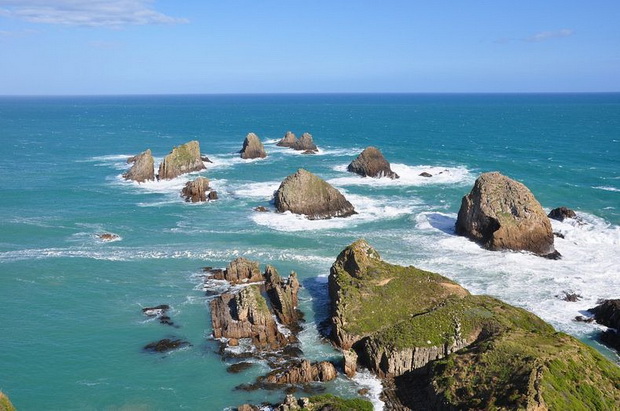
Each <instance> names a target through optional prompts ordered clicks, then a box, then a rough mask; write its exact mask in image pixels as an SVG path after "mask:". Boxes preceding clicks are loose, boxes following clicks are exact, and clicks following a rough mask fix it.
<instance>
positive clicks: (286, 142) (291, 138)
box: [276, 131, 297, 147]
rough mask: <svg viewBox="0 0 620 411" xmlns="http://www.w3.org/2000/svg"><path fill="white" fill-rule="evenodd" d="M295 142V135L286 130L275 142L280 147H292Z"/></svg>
mask: <svg viewBox="0 0 620 411" xmlns="http://www.w3.org/2000/svg"><path fill="white" fill-rule="evenodd" d="M296 142H297V137H295V134H293V132H291V131H287V132H286V134H285V135H284V137H282V139H281V140H280V141H278V142H277V143H276V146H280V147H292V146H293V145H294V144H295V143H296Z"/></svg>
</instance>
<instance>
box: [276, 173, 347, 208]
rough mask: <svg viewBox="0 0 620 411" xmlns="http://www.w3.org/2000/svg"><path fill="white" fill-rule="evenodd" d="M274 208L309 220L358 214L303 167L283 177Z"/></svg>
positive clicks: (330, 187) (329, 186)
mask: <svg viewBox="0 0 620 411" xmlns="http://www.w3.org/2000/svg"><path fill="white" fill-rule="evenodd" d="M274 202H275V206H276V209H277V210H278V211H279V212H281V213H283V212H285V211H290V212H292V213H294V214H304V215H306V216H307V217H308V219H310V220H320V219H328V218H332V217H348V216H350V215H353V214H357V213H356V211H355V209H354V208H353V205H352V204H351V203H350V202H349V201H347V199H346V198H345V197H344V196H343V195H342V194H341V193H340V191H338V190H336V189H335V188H334V187H332V186H331V185H330V184H329V183H327V182H326V181H325V180H323V179H321V178H319V177H317V176H316V175H314V174H312V173H311V172H309V171H306V170H304V169H302V168H300V169H299V170H297V172H296V173H294V174H291V175H290V176H288V177H286V178H285V179H284V181H282V184H280V187H279V188H278V190H277V191H276V193H275V195H274Z"/></svg>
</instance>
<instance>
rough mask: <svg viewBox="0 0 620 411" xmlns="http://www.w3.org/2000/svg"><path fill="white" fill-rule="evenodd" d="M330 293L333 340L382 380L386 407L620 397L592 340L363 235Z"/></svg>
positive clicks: (617, 372)
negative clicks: (405, 260)
mask: <svg viewBox="0 0 620 411" xmlns="http://www.w3.org/2000/svg"><path fill="white" fill-rule="evenodd" d="M329 293H330V299H331V301H332V319H331V323H332V330H333V332H332V335H331V338H332V339H333V341H334V343H335V344H336V345H337V346H338V347H340V348H342V349H343V350H352V351H354V353H355V354H351V353H347V354H345V370H346V369H348V370H350V371H352V370H353V366H354V365H361V366H365V367H367V368H369V369H370V370H371V371H373V372H374V373H376V374H377V375H379V376H380V377H382V378H383V379H384V381H385V387H388V389H387V392H386V393H385V394H386V398H387V399H388V404H387V406H388V408H389V409H446V410H448V409H490V408H500V409H536V410H546V409H575V407H577V408H583V409H591V408H597V409H606V408H609V407H611V408H614V404H617V403H618V401H619V400H620V386H618V385H617V381H620V380H619V377H620V369H619V368H618V367H617V366H616V365H615V364H613V363H611V362H610V361H608V360H606V359H605V358H604V357H602V356H601V355H600V354H599V353H598V352H596V351H595V350H594V349H592V348H591V347H588V346H586V345H585V344H583V343H581V342H579V341H578V340H576V339H574V338H572V337H570V336H568V335H565V334H561V333H557V332H556V331H555V330H554V329H553V327H551V326H550V325H549V324H547V323H545V322H544V321H543V320H541V319H540V318H538V317H536V316H535V315H534V314H532V313H529V312H527V311H525V310H523V309H520V308H516V307H513V306H510V305H508V304H506V303H503V302H502V301H499V300H497V299H494V298H492V297H488V296H476V295H471V294H470V293H469V292H468V291H467V290H465V289H464V288H463V287H461V286H459V285H458V284H456V283H454V282H453V281H450V280H448V279H447V278H445V277H442V276H440V275H438V274H434V273H430V272H426V271H422V270H418V269H416V268H415V267H400V266H396V265H393V264H389V263H387V262H385V261H383V260H382V259H381V257H380V256H379V254H378V253H377V251H376V250H374V249H373V248H372V247H371V246H370V245H369V244H368V243H366V242H365V241H363V240H358V241H356V242H355V243H353V244H352V245H350V246H349V247H347V248H346V249H345V250H343V252H341V253H340V255H339V256H338V258H337V259H336V261H335V262H334V264H333V265H332V268H331V270H330V275H329ZM356 356H357V359H355V357H356ZM353 361H355V362H356V364H353ZM349 373H350V372H349ZM390 387H391V388H390Z"/></svg>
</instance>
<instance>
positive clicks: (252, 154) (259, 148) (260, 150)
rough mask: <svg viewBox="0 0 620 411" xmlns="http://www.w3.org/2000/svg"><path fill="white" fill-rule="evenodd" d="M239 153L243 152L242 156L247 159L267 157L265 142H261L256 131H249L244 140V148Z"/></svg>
mask: <svg viewBox="0 0 620 411" xmlns="http://www.w3.org/2000/svg"><path fill="white" fill-rule="evenodd" d="M239 153H241V158H243V159H245V160H249V159H253V158H265V157H267V153H265V147H263V143H261V141H260V139H259V138H258V136H257V135H256V134H254V133H249V134H248V135H247V136H246V137H245V140H244V141H243V148H242V149H241V151H240V152H239Z"/></svg>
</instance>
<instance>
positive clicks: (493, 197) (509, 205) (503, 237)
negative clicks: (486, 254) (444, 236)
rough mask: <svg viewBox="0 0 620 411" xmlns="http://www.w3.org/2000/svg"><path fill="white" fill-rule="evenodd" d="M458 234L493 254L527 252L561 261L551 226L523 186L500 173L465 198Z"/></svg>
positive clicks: (488, 176)
mask: <svg viewBox="0 0 620 411" xmlns="http://www.w3.org/2000/svg"><path fill="white" fill-rule="evenodd" d="M456 233H457V234H459V235H464V236H467V237H469V238H470V239H472V240H474V241H476V242H478V243H480V244H482V246H483V247H485V248H487V249H489V250H517V251H519V250H524V251H530V252H532V253H534V254H538V255H541V256H544V257H548V258H559V256H560V254H559V253H558V252H557V251H556V250H555V248H554V246H553V232H552V231H551V222H550V221H549V218H548V217H547V215H546V214H545V212H544V211H543V209H542V207H541V205H540V203H539V202H538V201H537V200H536V198H534V195H533V194H532V193H531V192H530V190H528V188H527V187H526V186H524V185H523V184H521V183H519V182H517V181H515V180H512V179H510V178H508V177H506V176H504V175H502V174H500V173H498V172H491V173H484V174H482V175H481V176H480V177H478V179H477V180H476V183H475V184H474V188H473V189H472V190H471V192H470V193H469V194H468V195H466V196H464V197H463V201H462V204H461V208H460V210H459V214H458V218H457V220H456Z"/></svg>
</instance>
